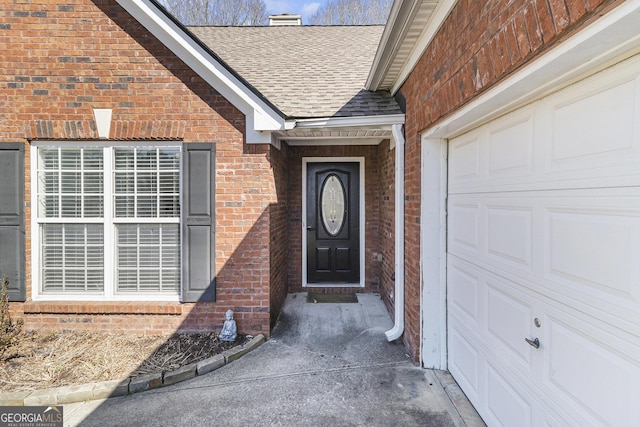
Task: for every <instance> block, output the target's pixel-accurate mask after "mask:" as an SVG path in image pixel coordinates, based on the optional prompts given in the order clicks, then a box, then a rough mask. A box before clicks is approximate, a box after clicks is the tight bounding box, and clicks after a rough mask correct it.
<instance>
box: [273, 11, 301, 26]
mask: <svg viewBox="0 0 640 427" xmlns="http://www.w3.org/2000/svg"><path fill="white" fill-rule="evenodd" d="M288 25H302V16H301V15H291V14H289V13H283V14H281V15H269V26H272V27H276V26H281V27H282V26H288Z"/></svg>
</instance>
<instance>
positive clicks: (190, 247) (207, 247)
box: [182, 143, 216, 302]
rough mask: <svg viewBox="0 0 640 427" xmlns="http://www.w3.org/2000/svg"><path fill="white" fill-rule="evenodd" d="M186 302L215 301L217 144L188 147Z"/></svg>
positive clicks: (185, 170)
mask: <svg viewBox="0 0 640 427" xmlns="http://www.w3.org/2000/svg"><path fill="white" fill-rule="evenodd" d="M182 153H183V160H182V162H183V163H182V166H183V170H182V190H183V192H182V201H183V203H182V301H183V302H196V301H215V299H216V287H215V280H216V278H215V273H216V266H215V257H216V254H215V230H216V224H215V153H216V146H215V144H201V143H190V144H184V145H183V149H182Z"/></svg>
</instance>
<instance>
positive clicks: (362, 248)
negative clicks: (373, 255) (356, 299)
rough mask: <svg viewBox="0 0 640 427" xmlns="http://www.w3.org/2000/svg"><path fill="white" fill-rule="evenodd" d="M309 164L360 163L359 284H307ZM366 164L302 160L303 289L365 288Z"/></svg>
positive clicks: (361, 160)
mask: <svg viewBox="0 0 640 427" xmlns="http://www.w3.org/2000/svg"><path fill="white" fill-rule="evenodd" d="M308 163H359V168H360V188H359V189H358V194H359V199H360V200H359V203H360V219H359V222H360V243H359V244H360V281H359V282H358V283H336V284H331V283H307V233H306V230H307V164H308ZM364 179H365V162H364V157H303V158H302V198H301V202H302V218H301V221H300V222H301V224H302V228H301V229H300V230H301V232H302V287H303V288H307V287H308V288H326V287H332V288H345V287H348V288H353V287H360V288H364V285H365V268H364V260H365V224H366V222H365V194H364V189H365V182H364Z"/></svg>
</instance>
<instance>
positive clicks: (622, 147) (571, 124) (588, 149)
mask: <svg viewBox="0 0 640 427" xmlns="http://www.w3.org/2000/svg"><path fill="white" fill-rule="evenodd" d="M589 83H590V84H583V85H579V86H577V87H575V88H572V90H571V92H570V94H569V95H570V96H571V95H574V96H576V95H577V97H578V98H577V99H571V100H570V101H564V102H562V103H560V104H556V105H553V106H552V111H553V118H552V120H553V132H552V135H553V141H552V145H551V147H552V149H551V161H552V162H553V163H552V166H553V169H560V170H562V169H565V168H568V167H570V166H569V165H568V164H574V165H575V166H577V167H584V166H585V163H587V164H589V163H593V162H601V161H602V159H603V155H604V156H605V157H609V156H612V157H616V156H619V155H620V154H623V153H624V152H626V153H624V154H629V153H632V152H634V151H636V152H637V138H636V137H635V135H634V134H635V129H634V126H633V124H634V120H635V119H636V112H635V111H634V109H635V106H636V105H637V94H636V82H635V79H634V78H633V76H631V77H630V80H629V81H626V82H622V83H617V82H616V83H617V84H616V83H612V84H613V86H612V87H610V88H607V89H604V90H602V89H601V87H600V86H594V85H593V84H592V82H589ZM585 86H586V87H585ZM590 86H591V87H590ZM563 99H566V97H565V96H563ZM634 147H636V149H635V150H634ZM619 151H622V152H623V153H616V152H619ZM589 158H591V159H589Z"/></svg>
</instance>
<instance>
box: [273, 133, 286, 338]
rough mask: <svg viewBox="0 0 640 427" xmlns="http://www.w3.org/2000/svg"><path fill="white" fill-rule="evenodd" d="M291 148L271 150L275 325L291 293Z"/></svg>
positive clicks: (283, 146) (284, 146)
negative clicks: (288, 169)
mask: <svg viewBox="0 0 640 427" xmlns="http://www.w3.org/2000/svg"><path fill="white" fill-rule="evenodd" d="M287 151H288V146H287V145H286V144H284V143H283V144H282V148H281V149H280V150H278V149H276V148H275V147H271V155H270V160H271V167H272V168H273V176H274V187H275V188H274V190H273V192H274V194H275V195H276V199H275V200H274V202H273V203H272V204H271V206H270V218H271V224H270V226H271V227H270V237H271V249H270V251H269V252H270V257H271V298H270V301H271V325H272V326H273V324H274V323H275V321H276V320H277V317H278V314H279V313H280V309H281V308H282V305H283V304H284V300H285V298H286V297H287V290H288V279H289V276H288V273H289V271H288V267H289V263H288V255H289V254H288V249H289V233H288V227H287V225H288V224H287V210H288V173H287Z"/></svg>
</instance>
